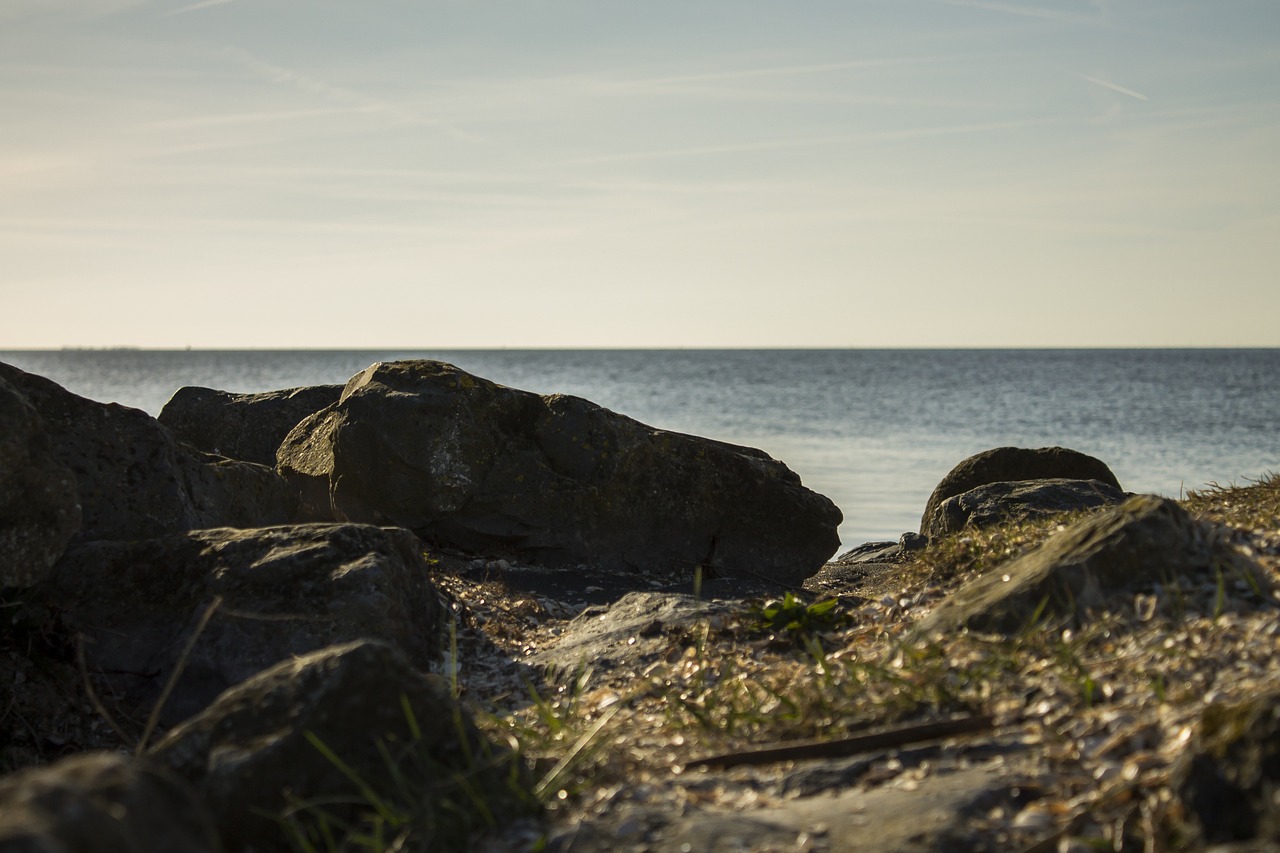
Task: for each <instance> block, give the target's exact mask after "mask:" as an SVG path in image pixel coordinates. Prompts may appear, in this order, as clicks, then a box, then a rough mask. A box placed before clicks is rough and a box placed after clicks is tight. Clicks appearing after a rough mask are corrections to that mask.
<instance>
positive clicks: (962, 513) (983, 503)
mask: <svg viewBox="0 0 1280 853" xmlns="http://www.w3.org/2000/svg"><path fill="white" fill-rule="evenodd" d="M1124 499H1125V494H1124V492H1122V491H1120V490H1119V489H1117V488H1116V487H1115V486H1112V485H1109V484H1107V483H1104V482H1102V481H1100V480H1017V481H1002V482H998V483H987V484H986V485H983V486H978V487H977V488H974V489H970V490H969V491H967V492H961V493H960V494H958V495H953V496H952V497H949V498H947V499H946V500H944V501H943V502H942V503H940V504H938V507H937V509H935V510H934V511H933V515H932V516H931V517H930V518H929V523H928V530H927V531H926V532H927V533H928V535H929V537H930V538H936V537H939V536H946V535H947V534H949V533H959V532H960V531H961V530H964V529H965V528H966V527H970V526H972V527H990V526H992V525H994V524H1001V523H1003V522H1006V521H1011V520H1013V519H1028V518H1037V517H1041V516H1046V515H1054V514H1056V513H1060V512H1068V511H1074V510H1082V509H1097V508H1098V507H1103V506H1109V505H1111V504H1118V503H1120V502H1121V501H1123V500H1124Z"/></svg>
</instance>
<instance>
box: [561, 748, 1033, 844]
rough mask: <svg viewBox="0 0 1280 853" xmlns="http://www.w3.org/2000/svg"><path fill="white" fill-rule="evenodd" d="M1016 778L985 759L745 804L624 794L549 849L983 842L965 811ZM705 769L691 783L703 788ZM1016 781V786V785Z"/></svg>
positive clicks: (990, 802) (993, 799)
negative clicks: (897, 782)
mask: <svg viewBox="0 0 1280 853" xmlns="http://www.w3.org/2000/svg"><path fill="white" fill-rule="evenodd" d="M1018 781H1025V778H1023V779H1020V777H1018V776H1015V775H1013V774H1012V773H1010V772H1009V770H1007V769H1004V770H1002V769H1000V768H998V767H996V766H993V765H991V764H990V763H986V762H983V763H981V764H977V763H975V764H974V766H971V767H966V768H962V769H956V770H953V771H948V772H933V773H930V774H927V775H925V776H924V777H923V778H922V779H920V781H919V782H918V784H916V785H913V786H910V787H907V786H902V787H899V786H893V785H882V786H879V787H871V788H867V787H854V788H847V789H845V790H834V791H822V792H820V793H818V794H816V795H813V796H786V797H776V798H767V799H766V798H761V799H762V800H764V804H763V805H760V806H757V807H754V808H750V809H746V810H743V809H736V810H735V809H729V808H725V807H714V806H705V805H700V804H698V803H696V802H691V803H689V804H687V805H685V806H683V807H681V808H671V807H666V808H655V807H652V806H645V805H642V804H636V805H631V804H626V805H624V806H622V807H621V808H615V809H613V810H611V811H609V812H606V813H605V814H603V815H602V816H599V817H596V816H593V815H588V816H587V817H585V818H584V819H583V820H582V821H581V822H580V823H577V824H575V825H573V826H572V827H568V828H567V829H565V830H563V831H561V832H560V833H557V834H555V835H553V836H552V837H551V839H550V843H549V845H548V849H549V850H550V851H553V853H571V851H578V850H610V851H615V853H641V851H650V850H697V851H725V853H728V851H738V850H760V851H765V850H830V851H836V850H874V851H877V853H936V851H962V850H983V849H989V848H988V847H987V845H985V844H982V843H981V839H979V838H976V837H974V834H973V833H972V831H971V829H970V828H969V826H968V825H967V824H968V822H969V818H970V816H971V815H973V814H975V813H982V812H985V811H987V810H989V809H991V808H992V807H993V806H994V805H996V804H1000V805H1005V803H1007V802H1008V800H1009V799H1010V796H1009V794H1008V793H1007V792H1008V790H1009V789H1010V787H1012V786H1013V785H1015V784H1016V783H1017V782H1018ZM714 782H715V779H714V777H713V776H710V774H708V775H707V776H702V774H699V778H696V780H695V779H694V778H690V779H688V781H687V782H686V784H689V785H690V786H698V787H705V788H708V789H710V788H712V785H713V784H714ZM1015 790H1016V789H1015ZM1006 807H1007V806H1006Z"/></svg>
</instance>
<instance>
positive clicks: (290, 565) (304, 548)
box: [44, 524, 443, 726]
mask: <svg viewBox="0 0 1280 853" xmlns="http://www.w3.org/2000/svg"><path fill="white" fill-rule="evenodd" d="M44 594H45V595H48V596H50V597H51V599H52V601H53V602H54V603H56V605H57V606H58V607H59V608H60V609H61V612H62V618H63V620H64V621H65V624H66V626H67V630H68V631H69V632H71V633H76V632H79V633H82V634H83V635H84V637H85V647H84V648H85V657H86V660H87V664H88V668H89V670H90V672H92V673H94V674H95V675H96V680H97V681H98V682H99V684H100V685H102V686H101V687H100V689H99V693H100V694H103V695H108V696H113V697H117V701H119V703H120V704H121V705H122V706H123V710H125V711H126V712H128V714H129V716H131V717H133V718H134V719H140V720H145V719H146V718H147V715H148V714H149V713H150V712H151V708H152V707H153V706H154V704H155V703H156V702H157V700H158V699H159V697H160V693H161V690H162V688H163V686H164V684H165V683H166V682H167V681H168V679H169V676H170V674H171V673H172V672H173V671H174V669H175V667H176V666H177V665H178V661H179V659H180V657H181V655H182V652H183V648H184V646H185V645H186V644H187V642H188V639H189V637H190V636H191V634H192V632H193V631H194V629H195V627H196V623H197V621H198V620H199V618H200V616H201V615H202V613H203V612H204V610H205V608H207V607H208V606H209V605H210V603H211V602H212V601H213V600H214V598H215V597H219V598H221V601H222V604H221V606H220V608H219V609H218V610H217V611H216V612H215V613H214V615H213V617H212V618H211V619H210V621H209V623H208V625H207V626H206V627H205V628H204V630H203V631H202V632H201V633H200V635H199V638H198V640H197V641H196V643H195V645H194V646H193V647H192V649H191V652H190V655H189V656H188V658H187V659H186V664H185V667H183V669H182V675H181V677H180V678H179V680H178V682H177V687H176V689H175V690H174V692H173V695H172V696H171V697H170V698H169V700H168V702H167V703H166V704H165V706H164V711H163V715H162V716H161V721H162V723H163V724H164V725H166V726H167V725H172V724H174V723H177V722H179V721H180V720H183V719H185V718H186V717H188V716H190V715H191V714H194V713H196V712H198V711H200V710H201V709H202V708H204V707H206V706H207V705H208V704H209V703H210V702H212V701H213V699H214V698H215V697H216V696H217V695H218V694H219V693H221V692H222V691H223V690H226V689H227V688H229V687H231V686H233V685H235V684H238V683H239V682H241V681H243V680H244V679H246V678H248V677H249V676H251V675H253V674H254V673H256V672H258V671H260V670H262V669H265V668H267V667H268V666H271V665H272V664H275V663H277V662H279V661H281V660H284V659H286V658H289V657H291V656H293V655H301V654H306V653H308V652H312V651H315V650H316V649H319V648H324V647H326V646H329V645H333V644H335V643H342V642H349V641H352V640H356V639H359V638H364V637H373V638H380V639H383V640H386V641H388V642H392V643H395V644H396V645H398V646H400V647H401V648H403V649H404V650H405V651H406V652H407V653H408V654H409V656H410V659H411V660H412V661H413V662H414V663H415V664H417V665H418V666H420V667H423V668H426V667H428V666H430V665H431V664H432V663H433V662H435V661H436V660H437V659H438V656H439V654H440V652H441V649H442V643H441V640H440V633H441V630H442V625H441V620H442V614H443V605H442V603H441V601H440V598H439V595H438V594H437V592H436V591H435V589H434V587H433V586H432V585H431V581H430V572H429V569H428V568H427V566H426V565H425V562H424V560H423V557H422V552H421V547H420V545H419V543H418V541H417V540H416V539H415V537H414V536H413V534H411V533H409V532H408V531H406V530H398V529H384V528H378V527H370V526H365V525H354V524H346V525H334V524H330V525H299V526H294V527H272V528H263V529H255V530H235V529H231V528H216V529H211V530H198V531H191V532H188V533H182V534H176V535H173V536H169V537H164V538H158V539H149V540H139V541H136V542H95V543H88V544H84V545H80V546H74V547H72V548H71V549H69V550H68V552H67V554H66V555H65V556H64V557H63V559H62V561H61V562H60V563H59V564H58V567H57V569H56V570H55V573H54V575H53V576H52V577H51V578H50V582H49V584H48V585H47V587H46V588H45V590H44Z"/></svg>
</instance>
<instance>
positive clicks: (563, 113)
mask: <svg viewBox="0 0 1280 853" xmlns="http://www.w3.org/2000/svg"><path fill="white" fill-rule="evenodd" d="M1278 270H1280V3H1278V2H1276V0H1189V2H1181V1H1180V0H840V2H818V0H789V2H762V0H682V2H667V0H646V2H636V0H632V2H625V3H623V2H615V0H581V2H579V1H578V0H506V2H493V0H358V2H357V0H351V2H333V0H202V1H200V2H182V0H173V2H169V0H163V2H162V0H0V299H2V302H0V304H2V305H3V310H2V311H0V349H17V348H57V347H62V346H85V347H97V346H141V347H161V348H165V347H178V348H181V347H187V346H190V347H194V348H240V347H250V348H421V349H435V348H456V347H761V348H765V347H1026V346H1066V347H1073V346H1081V347H1094V346H1153V347H1158V346H1261V347H1274V346H1280V286H1277V285H1278V284H1280V282H1278V281H1277V279H1278V273H1277V271H1278Z"/></svg>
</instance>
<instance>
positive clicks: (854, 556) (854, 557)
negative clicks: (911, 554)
mask: <svg viewBox="0 0 1280 853" xmlns="http://www.w3.org/2000/svg"><path fill="white" fill-rule="evenodd" d="M900 559H902V544H901V542H900V541H899V542H893V541H889V540H885V541H883V542H863V543H862V544H861V545H859V546H858V547H856V548H850V549H849V550H848V551H845V552H844V553H843V554H841V555H840V556H839V557H837V558H836V559H835V560H832V562H833V563H838V564H840V565H845V566H856V565H861V564H862V563H896V562H897V561H898V560H900Z"/></svg>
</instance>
